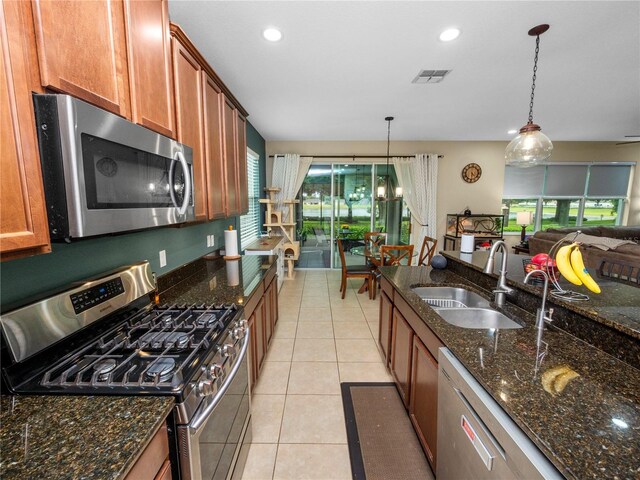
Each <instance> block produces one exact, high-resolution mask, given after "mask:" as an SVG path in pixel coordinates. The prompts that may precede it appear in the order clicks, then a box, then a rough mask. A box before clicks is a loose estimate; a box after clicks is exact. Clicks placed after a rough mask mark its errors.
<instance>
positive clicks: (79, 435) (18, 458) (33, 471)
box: [0, 395, 175, 480]
mask: <svg viewBox="0 0 640 480" xmlns="http://www.w3.org/2000/svg"><path fill="white" fill-rule="evenodd" d="M174 404H175V400H174V399H173V397H140V396H138V397H114V396H94V397H90V396H70V395H64V396H61V395H42V396H3V397H2V398H1V401H0V405H1V407H2V411H1V412H0V423H1V424H2V429H1V430H0V452H1V456H2V458H1V462H0V478H3V479H6V480H9V479H20V480H23V479H40V478H56V479H78V478H82V479H99V480H105V479H119V478H124V476H125V475H126V474H127V472H128V471H129V470H130V469H131V467H132V466H133V465H134V463H135V461H136V460H137V459H138V457H139V456H140V454H142V452H143V451H144V448H145V447H146V446H147V444H148V443H149V442H150V441H151V439H152V437H153V434H154V433H155V432H156V431H157V429H158V428H159V427H160V425H161V424H162V422H163V421H164V419H165V418H166V417H167V415H169V413H170V412H171V409H172V408H173V406H174Z"/></svg>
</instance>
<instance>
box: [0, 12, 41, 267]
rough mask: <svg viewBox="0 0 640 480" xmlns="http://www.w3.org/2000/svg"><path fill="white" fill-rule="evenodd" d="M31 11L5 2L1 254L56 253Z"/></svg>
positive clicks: (0, 64)
mask: <svg viewBox="0 0 640 480" xmlns="http://www.w3.org/2000/svg"><path fill="white" fill-rule="evenodd" d="M33 59H35V40H34V31H33V22H32V19H31V8H30V5H29V4H28V3H24V2H1V3H0V172H1V174H0V256H1V258H2V260H5V259H10V258H17V257H19V256H25V255H30V254H35V253H45V252H49V251H51V248H50V245H49V229H48V225H47V216H46V212H45V199H44V191H43V185H42V176H41V173H40V164H39V158H40V157H39V155H38V140H37V137H36V131H35V121H34V113H33V103H32V101H31V92H32V91H39V90H40V86H39V83H40V79H39V74H38V68H37V62H35V61H34V60H33Z"/></svg>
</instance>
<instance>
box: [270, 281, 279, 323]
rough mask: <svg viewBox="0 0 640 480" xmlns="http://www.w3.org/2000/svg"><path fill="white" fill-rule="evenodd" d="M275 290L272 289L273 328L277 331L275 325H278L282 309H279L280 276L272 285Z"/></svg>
mask: <svg viewBox="0 0 640 480" xmlns="http://www.w3.org/2000/svg"><path fill="white" fill-rule="evenodd" d="M271 285H272V286H273V288H272V289H271V294H272V295H273V300H272V302H273V303H272V304H273V328H274V330H275V325H276V323H278V315H279V314H280V309H279V307H278V276H277V275H276V277H275V278H274V279H273V283H272V284H271Z"/></svg>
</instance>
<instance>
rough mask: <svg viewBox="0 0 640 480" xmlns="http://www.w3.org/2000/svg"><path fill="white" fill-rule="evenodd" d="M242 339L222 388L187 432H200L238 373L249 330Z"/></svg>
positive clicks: (194, 433) (196, 433) (245, 349)
mask: <svg viewBox="0 0 640 480" xmlns="http://www.w3.org/2000/svg"><path fill="white" fill-rule="evenodd" d="M242 340H243V341H244V344H243V345H242V348H241V350H240V353H239V354H238V357H237V361H236V363H235V365H234V366H233V368H232V369H231V372H229V375H228V376H227V378H226V379H225V382H224V384H223V385H222V388H220V390H218V392H217V393H216V395H215V396H214V397H213V400H212V401H211V403H210V404H209V405H207V406H206V408H205V409H204V410H203V411H202V412H201V413H200V415H198V416H197V417H196V418H194V419H193V420H192V422H191V423H190V424H189V433H190V434H191V435H198V434H200V431H201V430H202V428H204V426H205V424H206V421H207V419H208V418H209V415H211V412H212V411H213V409H214V408H216V406H217V405H218V403H220V399H221V398H222V396H223V395H224V394H225V392H226V391H227V389H228V388H229V385H231V383H232V382H233V379H234V378H235V376H236V374H237V373H238V370H239V369H240V365H241V364H242V361H243V360H244V357H245V356H246V354H247V348H248V346H249V330H247V332H246V334H245V336H244V338H243V339H242Z"/></svg>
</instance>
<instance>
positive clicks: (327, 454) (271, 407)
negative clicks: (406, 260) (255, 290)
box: [242, 270, 392, 480]
mask: <svg viewBox="0 0 640 480" xmlns="http://www.w3.org/2000/svg"><path fill="white" fill-rule="evenodd" d="M361 285H362V280H353V281H350V282H349V288H348V289H347V294H346V297H345V299H344V300H342V299H341V298H340V291H339V290H340V272H339V271H335V272H334V271H302V270H297V271H296V272H295V279H294V280H286V281H285V282H284V286H283V287H282V290H280V292H279V307H280V312H279V313H280V317H279V320H278V323H277V325H276V329H275V332H274V338H273V340H272V343H271V346H270V347H269V352H268V353H267V357H266V358H265V364H264V366H263V368H262V372H261V374H260V379H259V381H258V383H257V385H256V386H255V389H254V395H253V414H252V415H253V417H252V418H253V421H252V424H253V443H252V444H251V446H250V449H249V455H248V458H247V465H246V467H245V470H244V475H243V477H242V478H243V479H244V480H273V479H278V480H297V479H317V480H341V479H345V480H349V479H351V478H352V477H351V467H350V462H349V449H348V447H347V436H346V429H345V423H344V414H343V410H342V398H341V396H340V382H391V381H392V379H391V376H390V375H389V373H388V372H387V370H386V368H385V366H384V363H383V361H382V356H381V354H380V351H379V349H378V346H377V341H376V339H377V336H378V305H379V301H378V299H376V300H369V297H368V295H367V294H362V295H361V294H358V293H357V291H358V289H359V288H360V286H361Z"/></svg>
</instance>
